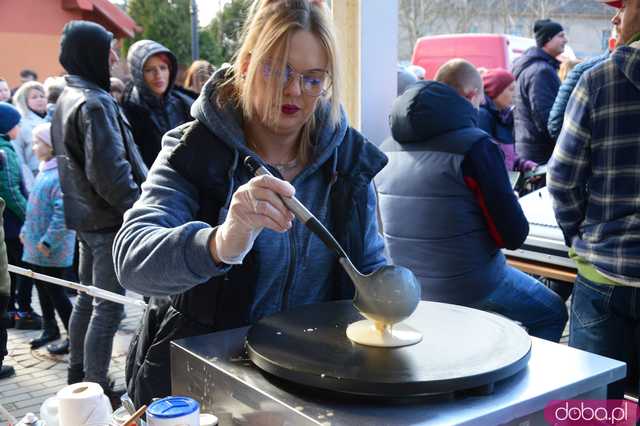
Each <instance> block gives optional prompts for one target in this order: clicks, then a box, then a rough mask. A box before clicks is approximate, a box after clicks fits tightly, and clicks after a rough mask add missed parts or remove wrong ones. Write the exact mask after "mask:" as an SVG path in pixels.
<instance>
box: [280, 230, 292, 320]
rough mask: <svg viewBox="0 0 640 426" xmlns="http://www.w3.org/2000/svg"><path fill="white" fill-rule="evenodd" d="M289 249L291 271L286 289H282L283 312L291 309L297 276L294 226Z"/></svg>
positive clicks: (288, 273) (290, 233)
mask: <svg viewBox="0 0 640 426" xmlns="http://www.w3.org/2000/svg"><path fill="white" fill-rule="evenodd" d="M289 247H290V249H291V257H290V261H289V269H287V281H285V283H284V289H282V303H281V304H280V306H282V310H283V311H285V310H287V308H288V307H289V289H290V288H291V285H292V284H293V276H294V275H295V270H296V269H295V268H296V241H295V237H294V234H293V226H292V227H291V229H290V230H289Z"/></svg>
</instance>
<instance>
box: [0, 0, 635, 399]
mask: <svg viewBox="0 0 640 426" xmlns="http://www.w3.org/2000/svg"><path fill="white" fill-rule="evenodd" d="M603 2H604V3H607V4H609V5H610V6H613V7H615V8H617V14H616V15H615V17H614V18H613V20H612V23H613V24H614V27H615V29H616V33H617V43H616V46H614V47H615V50H613V51H612V52H605V53H603V54H602V55H600V56H598V57H596V58H592V59H588V60H586V61H584V62H582V63H579V62H578V61H574V62H567V63H563V64H561V63H560V61H559V60H558V59H557V57H558V56H559V55H560V54H561V53H562V52H563V50H564V47H565V45H566V43H567V37H566V34H565V32H564V29H563V27H562V26H561V24H559V23H557V22H555V21H552V20H549V19H544V20H539V21H537V22H536V23H535V26H534V28H533V31H534V34H535V39H536V46H535V47H532V48H530V49H529V50H527V51H526V52H525V53H524V54H523V55H522V57H521V58H519V59H518V60H517V61H516V62H515V63H514V65H513V69H512V70H511V71H509V70H505V69H477V68H476V67H475V66H474V65H473V64H471V63H470V62H468V61H465V60H463V59H452V60H450V61H448V62H447V63H445V64H444V65H443V66H442V67H440V69H439V70H438V72H437V73H436V76H435V78H434V80H433V81H427V80H424V70H420V69H419V67H413V68H412V69H402V70H399V78H398V98H397V99H396V101H395V103H394V105H393V108H392V112H391V120H390V125H391V135H392V136H391V137H390V138H389V139H388V140H387V141H385V142H384V143H383V144H382V145H381V146H380V147H376V146H374V145H373V144H371V143H369V142H368V141H367V140H366V138H365V136H366V135H364V136H363V135H362V134H360V133H359V132H358V131H357V130H355V129H354V128H352V127H350V126H349V123H348V121H347V118H346V116H345V114H344V111H343V110H342V108H341V93H340V78H341V64H340V61H339V60H338V57H337V53H336V52H337V47H336V38H335V30H334V28H333V24H332V22H331V19H330V16H329V14H328V11H327V6H326V5H325V4H324V2H323V1H322V0H277V1H267V0H259V1H256V2H254V3H253V5H252V7H251V9H250V11H249V14H248V17H247V20H246V22H245V25H244V27H243V32H242V34H241V40H240V47H239V49H238V52H237V54H236V56H235V59H234V62H233V63H231V64H227V65H226V66H224V67H221V68H220V69H219V70H217V71H216V72H215V73H214V71H215V69H214V67H213V66H212V65H211V64H209V63H207V62H206V61H196V62H194V63H193V64H192V66H191V68H190V69H189V70H188V72H187V77H186V79H185V81H184V84H183V85H180V84H178V83H177V76H178V64H177V61H176V57H175V55H174V54H173V53H172V52H171V51H170V50H169V49H167V48H166V47H164V46H162V45H161V44H159V43H157V42H155V41H152V40H141V41H138V42H136V43H134V44H133V45H132V46H131V47H130V49H129V51H128V55H127V64H128V69H129V71H130V72H131V79H130V81H128V82H127V83H126V84H125V83H123V82H122V81H120V80H118V79H114V78H113V77H111V76H110V67H111V66H112V65H113V64H114V63H115V62H116V61H117V60H118V56H117V54H116V52H115V51H113V49H112V48H111V45H112V43H111V42H112V38H113V37H112V35H111V34H110V33H109V32H108V31H106V30H105V29H104V28H103V27H102V26H100V25H98V24H96V23H91V22H85V21H73V22H70V23H68V24H67V25H66V26H65V28H64V30H63V34H62V39H61V49H60V56H59V58H60V63H61V65H62V66H63V67H64V69H65V70H66V72H67V75H66V76H65V77H64V78H63V79H61V78H57V77H56V78H51V79H47V80H45V83H44V84H40V83H38V82H37V81H36V80H37V76H35V75H34V73H32V72H31V73H28V72H25V73H24V76H22V77H24V79H25V80H31V81H25V82H24V83H23V84H22V85H21V86H20V87H19V88H18V89H17V90H15V93H14V94H13V96H12V95H11V90H10V88H9V87H8V85H7V82H6V81H5V80H2V79H0V101H1V102H0V197H1V199H2V202H0V207H2V206H5V205H6V206H5V209H4V215H3V219H4V226H3V232H4V235H3V239H2V240H3V242H4V243H3V245H2V246H1V247H2V248H3V249H4V250H0V302H1V303H0V314H3V316H4V318H5V319H4V324H3V325H0V365H1V366H2V368H1V369H0V378H3V377H8V376H10V375H12V374H13V370H12V369H11V367H10V366H8V365H3V364H2V358H3V356H4V355H6V336H7V334H6V327H7V326H15V327H17V328H27V327H30V328H40V329H42V334H41V335H40V336H39V337H38V338H35V339H33V340H32V341H31V345H32V347H34V348H37V347H40V346H43V345H45V344H47V343H49V342H52V341H54V340H57V339H59V338H60V330H59V329H58V326H57V323H56V319H55V312H57V313H58V315H59V316H60V319H61V321H62V324H63V326H64V327H65V329H66V331H67V335H68V340H65V341H61V342H58V343H57V344H51V345H49V346H48V347H47V349H48V350H49V351H51V352H53V353H66V352H67V351H70V358H69V369H68V383H69V384H72V383H76V382H79V381H82V380H88V381H93V382H96V383H98V384H100V385H101V386H102V387H103V388H104V389H105V392H106V393H107V394H108V395H116V394H117V393H118V390H116V389H113V384H112V382H111V380H110V379H109V376H108V368H109V362H110V356H111V349H112V343H113V336H114V334H115V332H116V330H117V328H118V325H119V323H120V321H121V320H122V318H123V315H124V311H123V307H122V305H119V304H117V303H113V302H109V301H106V300H101V299H94V298H92V297H90V296H88V295H86V294H84V293H82V294H80V295H78V297H77V298H76V300H75V303H74V305H73V306H71V303H70V301H69V298H68V295H67V294H66V293H65V291H64V290H63V289H62V288H56V286H53V285H51V284H46V283H36V284H35V285H36V289H37V291H38V295H39V299H40V304H41V308H42V318H41V319H40V317H39V316H38V315H37V314H36V313H35V312H34V311H33V309H32V307H31V291H32V290H31V288H32V286H33V282H32V280H30V279H26V278H24V277H21V276H12V277H11V280H10V286H9V285H8V282H9V278H8V276H7V274H6V273H5V270H6V260H8V262H9V263H10V264H13V265H18V266H20V265H22V266H25V267H28V268H30V269H33V270H35V271H37V272H42V273H45V274H47V275H51V276H57V277H62V276H66V275H65V274H68V273H69V272H68V270H69V269H73V264H74V260H77V263H78V279H79V281H80V283H82V284H86V285H95V286H97V287H99V288H102V289H105V290H109V291H111V292H114V293H119V294H124V293H125V288H126V289H130V290H133V291H136V292H138V293H140V294H142V295H144V296H145V297H147V298H148V308H147V310H146V311H145V315H144V320H143V322H142V324H141V326H140V329H139V330H138V332H137V334H136V336H135V338H134V340H133V344H132V346H131V350H130V353H129V358H128V361H127V371H126V376H127V377H126V381H127V391H128V392H129V394H130V396H131V397H132V399H133V400H134V402H135V404H136V405H142V404H146V403H148V402H149V401H151V399H152V398H154V397H158V396H165V395H168V394H170V392H171V388H170V377H169V342H170V341H171V340H174V339H177V338H183V337H188V336H193V335H198V334H204V333H208V332H213V331H218V330H224V329H228V328H233V327H239V326H243V325H247V324H251V323H254V322H255V321H257V320H259V319H260V318H262V317H264V316H266V315H270V314H273V313H276V312H279V311H282V310H286V309H288V308H291V307H295V306H299V305H304V304H308V303H314V302H320V301H327V300H335V299H344V298H348V297H352V296H353V294H354V288H353V285H352V284H351V283H350V280H349V278H348V276H347V275H346V274H345V273H344V272H343V271H342V269H341V267H340V266H339V263H338V259H337V258H336V256H335V254H333V252H331V251H330V250H329V249H327V248H326V247H325V246H324V245H323V243H322V242H321V241H320V240H318V239H317V238H314V237H312V234H311V233H310V231H309V230H308V229H307V228H306V227H305V226H304V225H303V224H301V223H299V222H297V221H294V220H293V219H294V217H293V215H292V214H291V212H289V211H288V210H287V208H286V207H285V205H284V204H283V202H282V201H281V198H280V197H289V196H292V195H293V194H296V197H297V198H298V199H299V200H300V201H301V202H302V203H303V204H304V205H305V206H306V207H307V208H308V209H309V210H310V211H311V212H312V213H313V214H314V215H315V216H316V217H317V218H318V219H319V220H320V221H321V222H322V223H323V224H324V225H325V226H326V227H327V228H329V229H330V230H332V231H333V233H334V235H335V236H336V237H337V238H338V240H339V242H340V244H341V245H342V247H343V248H344V249H345V250H346V251H347V252H348V253H349V256H350V258H351V260H352V262H353V263H354V265H355V267H356V268H357V269H358V270H359V271H362V272H363V273H367V272H371V271H374V270H375V269H377V268H379V267H380V266H381V265H384V264H385V263H386V262H393V263H396V264H400V265H403V266H406V267H408V268H409V269H411V270H412V271H413V272H414V273H415V274H416V276H417V277H418V279H419V280H420V281H421V283H422V287H423V291H422V294H423V298H424V299H425V300H432V301H440V302H447V303H456V304H461V305H466V306H470V307H475V308H478V309H483V310H489V311H493V312H496V313H500V314H502V315H504V316H506V317H509V318H511V319H513V320H516V321H518V322H520V323H521V324H522V325H523V326H524V327H525V328H526V329H527V330H528V332H529V333H530V334H531V335H533V336H536V337H540V338H544V339H547V340H550V341H554V342H557V341H559V340H560V337H561V335H562V332H563V330H564V329H565V325H566V322H567V320H568V318H569V313H568V312H567V308H566V305H565V301H566V299H567V297H569V295H570V293H571V292H572V294H573V298H572V303H571V311H570V319H571V334H570V345H572V346H575V347H578V348H582V349H586V350H589V351H591V352H594V353H599V354H603V355H607V356H610V357H612V358H616V359H619V360H623V361H626V362H628V363H630V365H632V366H633V365H635V364H636V362H634V357H635V358H637V357H638V348H637V342H638V341H639V337H640V327H639V323H640V312H639V311H638V309H639V308H640V285H639V284H638V283H639V280H640V271H638V269H637V265H636V264H637V261H636V259H637V258H636V257H635V254H637V253H636V252H637V251H638V250H640V245H639V244H638V239H637V238H636V235H635V232H636V231H637V228H638V227H639V226H640V223H639V222H638V221H637V208H638V205H640V192H638V188H640V174H638V172H637V168H638V164H637V159H638V158H640V155H639V154H640V152H639V150H640V147H638V146H637V138H638V131H637V128H636V126H634V123H635V120H634V118H635V117H636V116H637V114H638V113H637V111H638V110H639V108H638V106H640V82H639V80H638V76H637V75H636V74H635V73H634V69H635V63H636V61H638V60H639V59H638V57H640V56H639V55H640V53H637V52H638V48H640V46H639V43H640V41H638V39H640V0H622V1H619V0H611V1H605V0H603ZM561 68H562V72H561V73H559V71H560V69H561ZM9 102H11V103H12V104H13V105H11V104H10V103H9ZM622 105H624V106H622ZM565 112H566V115H565ZM185 123H189V124H185ZM246 156H252V157H254V158H256V159H258V160H260V161H261V163H263V164H264V165H265V166H266V167H268V168H269V169H270V171H271V172H272V174H273V176H260V177H254V176H253V175H252V174H251V173H250V172H249V171H248V170H246V169H245V168H244V167H243V166H242V159H243V158H245V157H246ZM545 163H546V164H548V168H549V176H548V187H549V192H550V194H551V195H552V197H553V199H554V209H555V212H556V216H557V219H558V223H559V225H560V228H561V229H562V231H563V233H564V236H565V239H566V244H567V247H568V248H570V255H571V257H572V258H574V259H575V260H576V263H577V265H578V279H577V281H576V284H575V286H574V287H573V289H572V287H571V286H570V285H567V284H558V283H554V282H547V283H546V285H544V284H543V283H542V282H540V281H539V279H538V278H537V277H533V276H530V275H527V274H525V273H522V272H520V271H519V270H517V269H515V268H513V267H511V266H509V265H508V264H507V262H506V259H505V257H504V255H503V254H502V251H501V248H510V249H515V248H518V247H520V246H521V245H522V243H523V242H524V240H525V238H526V237H527V235H528V232H529V227H528V222H527V220H526V218H525V216H524V214H523V212H522V209H521V208H520V204H519V203H518V199H517V195H518V194H514V191H513V187H512V185H511V183H510V180H509V176H508V171H530V170H533V169H535V168H536V167H538V165H540V164H545ZM143 183H144V184H143ZM545 183H546V182H545V181H544V179H543V180H539V181H536V182H535V185H536V186H537V187H540V186H543V185H544V184H545ZM378 210H379V217H380V219H381V222H380V223H378ZM76 246H77V247H78V249H77V250H76ZM4 253H6V259H5V257H4V256H3V254H4ZM310 253H313V256H309V254H310ZM311 259H312V260H311ZM2 260H5V262H4V266H5V268H4V269H3V268H2V267H1V266H3V265H2ZM5 287H6V291H5ZM567 289H569V290H568V291H567ZM5 293H6V297H5V296H4V294H5ZM5 312H7V313H8V315H6V316H5V315H4V313H5ZM633 333H635V338H631V339H630V338H629V337H630V336H633V335H634V334H633ZM629 342H631V343H632V344H629ZM633 343H635V347H634V345H633ZM636 361H637V359H636ZM633 371H634V370H631V373H630V374H629V375H628V378H629V380H628V381H627V382H631V383H633V379H634V374H635V373H633ZM635 379H636V382H635V383H636V386H637V378H635ZM624 386H625V382H624V381H620V382H617V383H614V384H613V385H612V386H611V388H610V395H609V396H610V397H612V398H613V397H621V395H622V393H623V392H624ZM636 391H637V389H636Z"/></svg>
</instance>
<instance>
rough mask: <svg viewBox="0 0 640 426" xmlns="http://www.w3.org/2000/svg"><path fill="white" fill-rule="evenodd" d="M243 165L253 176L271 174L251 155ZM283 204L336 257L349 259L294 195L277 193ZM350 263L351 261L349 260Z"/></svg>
mask: <svg viewBox="0 0 640 426" xmlns="http://www.w3.org/2000/svg"><path fill="white" fill-rule="evenodd" d="M244 165H245V166H246V167H247V169H249V171H250V172H251V173H252V174H253V175H255V176H262V175H269V176H273V175H272V174H271V173H270V172H269V170H267V168H266V167H265V166H263V165H262V164H260V163H259V162H258V160H256V159H255V158H253V157H251V156H247V157H246V158H245V159H244ZM278 197H280V199H281V200H282V202H283V203H284V205H285V206H287V208H288V209H289V210H291V212H292V213H293V215H294V216H295V217H296V218H297V219H298V220H299V221H300V222H302V223H303V224H304V225H305V226H306V227H307V228H309V229H310V230H311V232H313V233H314V234H316V235H317V236H318V238H320V239H321V240H322V242H323V243H325V245H326V246H327V247H329V249H331V250H333V251H334V252H335V253H336V254H337V255H338V257H344V258H345V259H349V258H348V257H347V254H346V253H345V251H344V250H343V249H342V247H340V244H339V243H338V242H337V241H336V239H335V238H333V235H331V233H330V232H329V231H328V230H327V228H325V227H324V225H323V224H322V223H320V221H319V220H318V219H317V218H316V217H315V216H314V215H313V213H311V212H310V211H309V210H308V209H307V208H306V207H305V206H304V204H302V203H301V202H300V201H299V200H298V199H297V198H296V197H295V196H294V197H282V196H280V195H278ZM349 263H351V262H349Z"/></svg>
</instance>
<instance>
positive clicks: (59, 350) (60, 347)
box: [47, 336, 84, 384]
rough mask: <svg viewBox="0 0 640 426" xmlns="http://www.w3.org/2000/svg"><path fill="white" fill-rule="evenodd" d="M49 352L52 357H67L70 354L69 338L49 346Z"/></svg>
mask: <svg viewBox="0 0 640 426" xmlns="http://www.w3.org/2000/svg"><path fill="white" fill-rule="evenodd" d="M58 337H59V336H58ZM47 351H48V352H49V353H50V354H51V355H66V354H68V353H69V339H68V338H67V339H64V340H63V341H62V342H58V343H52V344H50V345H47ZM83 374H84V373H83ZM80 381H82V380H80ZM70 384H71V383H70Z"/></svg>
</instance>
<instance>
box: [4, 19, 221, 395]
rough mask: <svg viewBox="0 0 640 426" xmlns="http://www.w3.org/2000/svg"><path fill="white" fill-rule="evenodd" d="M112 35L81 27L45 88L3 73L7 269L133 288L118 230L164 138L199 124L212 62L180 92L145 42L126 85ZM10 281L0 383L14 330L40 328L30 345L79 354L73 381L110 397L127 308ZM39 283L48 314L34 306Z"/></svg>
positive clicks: (168, 57) (171, 66)
mask: <svg viewBox="0 0 640 426" xmlns="http://www.w3.org/2000/svg"><path fill="white" fill-rule="evenodd" d="M111 39H112V35H111V34H110V33H109V32H107V31H106V30H105V29H104V28H102V27H101V26H99V25H97V24H93V23H89V22H72V23H70V24H68V25H67V26H66V27H65V29H64V32H63V36H62V45H61V51H60V63H61V64H62V66H63V67H64V68H65V70H66V71H67V73H68V75H67V76H66V77H60V76H51V77H48V78H46V79H45V80H44V83H40V82H38V81H37V80H38V76H37V75H36V74H35V73H34V72H33V71H31V70H25V71H23V72H22V73H21V76H20V77H21V81H22V83H21V85H20V86H19V87H17V88H15V89H13V90H11V89H10V88H9V85H8V83H7V81H6V80H5V79H0V197H1V198H2V199H3V203H2V205H3V206H4V207H5V208H4V209H3V219H4V220H3V241H4V250H3V253H5V254H6V256H7V261H8V263H9V264H11V265H16V266H21V267H24V268H28V269H31V270H33V271H34V272H38V273H41V274H45V275H48V276H52V277H56V278H68V279H73V280H74V281H77V280H78V279H79V281H80V282H81V283H83V284H86V285H91V284H93V285H96V286H97V287H100V288H103V289H106V290H109V291H112V292H115V293H119V294H124V289H123V288H122V286H121V285H120V284H119V282H118V279H117V277H116V276H115V271H114V267H113V261H112V255H111V252H112V248H111V247H112V243H113V238H114V236H115V232H116V231H117V230H118V228H119V227H120V225H121V223H122V216H123V214H124V212H125V211H126V210H127V209H129V208H130V207H131V206H132V204H133V202H134V201H135V200H136V199H137V198H138V196H139V194H140V185H141V184H142V182H143V181H144V180H145V177H146V173H147V169H148V167H151V165H152V163H153V162H154V160H155V157H156V156H157V155H158V153H159V152H160V141H161V138H162V135H163V134H164V133H166V132H167V131H169V130H170V129H173V128H175V127H177V126H179V125H181V124H183V123H185V122H187V121H191V120H192V118H191V114H190V108H191V104H192V103H193V101H194V100H195V98H196V97H197V95H198V93H199V91H200V90H201V88H202V85H203V83H204V82H205V81H206V80H208V79H209V77H210V76H211V75H212V74H213V72H214V71H215V68H214V67H213V66H212V65H211V64H209V63H208V62H207V61H203V60H200V61H196V62H194V63H193V64H192V66H191V67H190V68H189V69H188V70H187V73H186V79H185V81H184V87H183V86H181V85H179V84H177V77H178V71H179V69H178V64H177V61H176V58H175V55H174V54H173V53H172V52H171V51H170V50H169V49H167V48H165V47H164V46H162V45H161V44H159V43H156V42H154V41H151V40H141V41H139V42H137V43H135V44H134V45H132V46H131V48H130V49H129V55H128V58H127V62H128V63H127V65H128V69H129V71H130V73H131V78H130V80H129V81H128V82H127V83H126V84H125V83H123V82H122V80H120V79H117V78H115V77H111V76H110V68H111V66H112V65H113V63H114V61H116V60H117V59H118V56H117V54H116V53H115V52H114V51H112V50H111V45H110V43H111ZM83 43H87V44H83ZM181 83H182V82H181ZM79 101H80V102H81V103H82V105H81V106H78V105H79V104H78V102H79ZM72 123H73V124H72ZM78 123H82V125H80V126H79V127H76V124H78ZM54 153H55V154H54ZM10 277H11V278H10V280H9V281H8V282H10V286H9V288H8V289H7V291H6V297H5V295H4V292H0V293H1V294H2V296H0V302H2V303H0V318H2V320H1V324H2V325H0V378H5V377H9V376H11V375H13V374H14V373H15V372H14V369H13V368H12V367H11V366H10V365H6V364H4V363H3V362H2V358H4V356H5V355H6V338H7V333H6V329H7V328H13V327H15V328H17V329H35V330H41V334H40V335H39V336H37V337H35V338H34V339H32V340H31V341H30V342H29V343H30V345H31V348H33V349H36V348H39V347H42V346H45V345H47V348H46V349H47V350H48V351H49V352H50V353H52V354H66V353H69V352H70V366H69V383H75V382H78V381H81V380H90V381H94V382H96V383H99V384H100V385H102V386H103V388H104V389H105V392H106V393H107V394H108V395H109V394H111V393H112V392H113V389H112V385H113V384H112V381H111V380H110V379H109V377H108V375H107V372H108V367H109V361H110V357H111V347H112V342H113V336H114V334H115V332H116V330H117V328H118V325H119V323H120V321H121V320H122V318H123V307H122V305H119V304H117V303H112V302H108V301H104V300H100V299H95V300H94V299H93V298H92V297H89V296H87V295H86V294H84V293H81V294H80V295H78V297H77V299H76V300H75V304H74V305H72V303H71V301H70V299H69V295H68V294H67V292H66V291H65V289H64V288H63V287H60V286H56V285H53V284H48V283H44V282H40V281H38V280H32V279H31V278H27V277H25V276H23V275H20V274H11V275H10ZM34 285H35V288H36V290H37V292H38V298H39V301H40V308H41V313H42V315H39V314H38V313H37V312H35V310H34V309H33V308H32V305H31V299H32V289H33V287H34ZM56 312H57V314H58V316H59V317H60V320H61V322H62V324H63V326H64V328H65V330H66V332H67V336H68V337H67V338H66V339H64V340H60V338H61V333H60V330H59V327H58V322H57V320H56ZM116 393H117V392H116Z"/></svg>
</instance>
